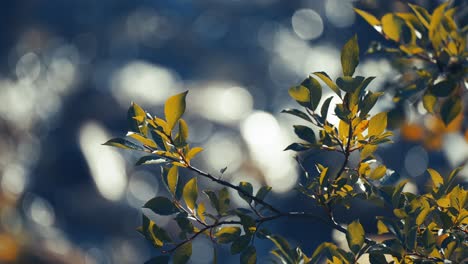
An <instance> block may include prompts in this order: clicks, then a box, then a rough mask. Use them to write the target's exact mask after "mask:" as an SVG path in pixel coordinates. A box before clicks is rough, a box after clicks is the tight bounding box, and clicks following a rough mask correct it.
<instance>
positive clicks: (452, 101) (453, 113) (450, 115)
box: [440, 96, 462, 126]
mask: <svg viewBox="0 0 468 264" xmlns="http://www.w3.org/2000/svg"><path fill="white" fill-rule="evenodd" d="M461 110H462V104H461V98H460V97H459V96H452V97H449V98H448V99H447V100H446V101H445V102H444V103H443V104H442V107H441V108H440V116H441V117H442V121H444V124H445V125H446V126H448V125H449V124H450V123H451V122H452V121H453V120H454V119H455V117H457V116H458V114H460V112H461Z"/></svg>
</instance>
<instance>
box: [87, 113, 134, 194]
mask: <svg viewBox="0 0 468 264" xmlns="http://www.w3.org/2000/svg"><path fill="white" fill-rule="evenodd" d="M109 138H110V135H109V134H108V133H107V132H106V131H105V129H104V128H103V127H102V126H101V125H99V124H97V123H95V122H92V121H91V122H87V123H85V124H84V125H83V126H82V127H81V128H80V134H79V142H80V147H81V151H82V152H83V155H84V157H85V159H86V162H87V163H88V167H89V169H90V172H91V176H92V177H93V180H94V183H95V184H96V187H97V189H98V190H99V192H100V193H101V195H102V196H103V197H104V198H106V199H109V200H113V201H116V200H119V199H120V198H121V197H122V195H123V194H124V191H125V188H126V185H127V176H126V174H125V163H124V160H123V159H122V157H121V156H120V154H119V153H118V152H117V150H114V149H113V148H110V147H107V146H102V145H101V144H102V143H104V142H106V141H107V140H108V139H109Z"/></svg>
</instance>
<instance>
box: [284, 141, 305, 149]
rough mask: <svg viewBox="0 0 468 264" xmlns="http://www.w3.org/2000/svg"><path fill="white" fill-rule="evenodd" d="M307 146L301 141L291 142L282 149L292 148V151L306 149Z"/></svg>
mask: <svg viewBox="0 0 468 264" xmlns="http://www.w3.org/2000/svg"><path fill="white" fill-rule="evenodd" d="M308 149H309V147H308V146H307V145H304V144H301V143H292V144H291V145H289V146H287V147H286V148H285V149H284V150H285V151H286V150H294V151H304V150H308Z"/></svg>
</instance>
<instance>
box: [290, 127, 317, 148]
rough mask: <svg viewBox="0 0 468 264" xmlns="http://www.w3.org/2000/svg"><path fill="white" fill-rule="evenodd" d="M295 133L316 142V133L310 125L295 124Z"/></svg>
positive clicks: (301, 137) (308, 140)
mask: <svg viewBox="0 0 468 264" xmlns="http://www.w3.org/2000/svg"><path fill="white" fill-rule="evenodd" d="M294 133H296V135H297V136H298V137H299V138H300V139H302V140H305V141H307V142H309V143H312V144H314V143H316V139H315V133H314V131H313V130H312V129H311V128H310V127H306V126H301V125H296V126H294Z"/></svg>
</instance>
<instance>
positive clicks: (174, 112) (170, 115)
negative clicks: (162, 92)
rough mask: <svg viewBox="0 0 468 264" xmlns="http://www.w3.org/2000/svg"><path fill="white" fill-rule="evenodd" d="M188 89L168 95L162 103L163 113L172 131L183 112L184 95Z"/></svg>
mask: <svg viewBox="0 0 468 264" xmlns="http://www.w3.org/2000/svg"><path fill="white" fill-rule="evenodd" d="M187 93H188V91H185V92H183V93H180V94H176V95H174V96H171V97H169V99H167V101H166V103H165V105H164V114H165V116H166V121H167V125H168V129H169V130H170V131H172V129H173V128H174V126H175V124H176V123H177V121H179V119H180V118H181V117H182V115H183V114H184V112H185V97H186V96H187Z"/></svg>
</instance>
